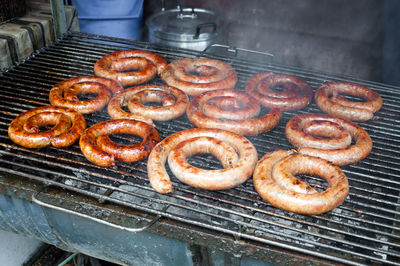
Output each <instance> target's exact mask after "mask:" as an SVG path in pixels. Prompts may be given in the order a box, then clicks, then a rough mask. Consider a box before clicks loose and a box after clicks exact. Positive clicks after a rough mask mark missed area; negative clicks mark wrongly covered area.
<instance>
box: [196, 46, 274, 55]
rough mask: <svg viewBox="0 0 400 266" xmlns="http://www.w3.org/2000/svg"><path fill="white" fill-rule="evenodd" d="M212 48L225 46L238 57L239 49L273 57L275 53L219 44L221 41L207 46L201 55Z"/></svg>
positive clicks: (224, 47)
mask: <svg viewBox="0 0 400 266" xmlns="http://www.w3.org/2000/svg"><path fill="white" fill-rule="evenodd" d="M211 48H223V49H225V50H226V51H228V52H229V53H232V54H233V55H234V56H235V57H237V55H238V52H239V51H240V52H246V53H252V54H259V55H263V56H266V57H272V58H273V57H274V55H273V54H271V53H269V52H262V51H255V50H250V49H245V48H240V47H232V46H228V45H224V44H219V43H213V44H210V45H209V46H207V48H205V49H204V50H203V51H202V52H201V56H202V55H204V54H206V53H207V51H208V50H209V49H211Z"/></svg>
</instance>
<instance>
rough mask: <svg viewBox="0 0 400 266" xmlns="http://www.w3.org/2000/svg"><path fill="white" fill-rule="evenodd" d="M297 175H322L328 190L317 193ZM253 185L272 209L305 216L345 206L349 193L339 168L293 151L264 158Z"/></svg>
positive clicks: (273, 153) (270, 154)
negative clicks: (344, 202)
mask: <svg viewBox="0 0 400 266" xmlns="http://www.w3.org/2000/svg"><path fill="white" fill-rule="evenodd" d="M296 174H310V175H316V176H320V177H322V178H324V179H325V180H326V181H327V182H328V184H329V187H328V189H326V190H325V191H323V192H318V191H316V190H315V189H313V188H312V187H310V186H309V185H308V184H306V183H304V182H303V181H301V180H299V179H297V178H296V177H295V175H296ZM253 182H254V187H255V189H256V190H257V192H258V194H259V195H260V196H261V197H262V198H263V199H264V200H266V201H268V202H269V203H271V204H272V205H273V206H275V207H277V208H280V209H283V210H287V211H291V212H296V213H302V214H320V213H324V212H328V211H330V210H332V209H334V208H336V207H337V206H339V205H340V204H342V203H343V201H344V200H345V199H346V197H347V195H348V193H349V184H348V181H347V178H346V176H345V175H344V173H343V172H342V170H341V169H340V168H339V167H338V166H335V165H333V164H331V163H329V162H328V161H326V160H324V159H321V158H317V157H312V156H307V155H300V154H298V155H294V154H293V151H283V150H277V151H274V152H271V153H268V154H266V155H264V156H263V157H262V158H261V160H260V161H259V162H258V163H257V166H256V168H255V170H254V174H253Z"/></svg>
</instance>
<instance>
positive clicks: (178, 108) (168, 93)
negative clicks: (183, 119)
mask: <svg viewBox="0 0 400 266" xmlns="http://www.w3.org/2000/svg"><path fill="white" fill-rule="evenodd" d="M148 102H159V103H161V104H162V106H161V107H158V106H150V105H145V103H148ZM188 102H189V98H188V97H187V95H186V94H185V93H184V92H183V91H181V90H179V89H177V88H173V87H170V86H167V85H142V86H136V87H132V88H129V89H126V90H125V91H124V92H123V93H120V94H119V95H116V96H115V97H113V98H112V99H111V100H110V102H109V104H108V108H107V109H108V113H109V115H110V116H111V117H112V118H114V119H120V118H128V119H137V120H141V121H143V122H146V123H148V124H153V122H152V120H156V121H166V120H171V119H174V118H176V117H179V116H181V115H182V114H183V113H184V112H185V110H186V107H187V104H188ZM125 106H128V109H129V111H130V113H129V112H126V111H124V110H123V109H122V107H125Z"/></svg>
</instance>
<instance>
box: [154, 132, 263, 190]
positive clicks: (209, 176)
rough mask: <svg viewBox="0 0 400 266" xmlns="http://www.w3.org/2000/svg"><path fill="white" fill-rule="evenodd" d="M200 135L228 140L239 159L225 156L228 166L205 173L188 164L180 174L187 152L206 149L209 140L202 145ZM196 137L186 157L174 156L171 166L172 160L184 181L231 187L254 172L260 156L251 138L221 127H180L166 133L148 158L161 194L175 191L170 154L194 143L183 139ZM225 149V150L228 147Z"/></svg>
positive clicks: (218, 140) (197, 185)
mask: <svg viewBox="0 0 400 266" xmlns="http://www.w3.org/2000/svg"><path fill="white" fill-rule="evenodd" d="M199 137H206V138H213V139H215V140H216V141H215V142H216V143H217V144H218V143H220V142H225V143H226V144H227V145H229V146H231V147H232V148H233V149H234V150H235V151H236V153H237V155H238V160H237V161H236V159H229V160H226V162H225V163H224V165H225V166H227V168H224V169H217V170H209V172H207V171H206V172H207V173H204V171H202V170H200V169H199V168H195V167H189V168H187V172H185V174H183V175H180V173H179V172H180V171H181V169H182V166H184V168H185V164H184V163H185V162H186V161H185V160H184V158H185V157H186V156H187V155H188V154H196V153H199V152H200V153H202V152H204V151H205V150H206V149H207V148H206V147H207V144H208V143H206V144H204V146H202V145H200V146H199V143H198V142H196V141H198V138H199ZM193 138H194V140H195V144H193V145H194V146H193V147H191V148H192V149H189V152H187V151H186V153H184V155H183V159H182V157H180V155H179V154H178V157H177V158H178V159H177V160H171V163H172V166H171V164H170V168H171V170H172V169H174V170H173V171H175V173H174V174H176V175H177V177H178V178H181V180H182V181H183V182H188V183H190V184H191V185H193V186H195V187H199V188H205V189H228V188H232V187H235V186H238V185H240V184H242V183H243V182H245V181H246V180H247V179H248V178H249V177H250V176H251V175H252V173H253V170H254V166H255V165H256V163H257V159H258V158H257V151H256V149H255V147H254V146H253V144H251V143H250V141H249V140H248V139H246V138H245V137H243V136H240V135H237V134H235V133H233V132H229V131H225V130H220V129H204V128H192V129H187V130H183V131H179V132H177V133H174V134H172V135H170V136H168V137H166V138H165V139H164V140H162V141H161V142H160V143H158V144H157V145H156V146H155V147H154V149H153V150H152V151H151V153H150V155H149V159H148V161H147V172H148V177H149V180H150V184H151V186H152V187H153V189H154V190H155V191H157V192H158V193H162V194H165V193H169V192H172V182H171V180H170V178H169V175H168V173H167V171H166V169H165V163H166V161H167V158H168V156H169V155H170V152H171V151H172V150H173V149H174V148H178V149H179V147H178V145H181V146H182V145H183V146H186V147H187V145H189V146H190V145H191V144H187V143H186V144H185V143H184V144H180V143H182V142H185V141H189V140H190V139H193ZM201 141H202V142H207V141H206V140H204V138H202V139H201ZM189 148H190V147H189ZM222 150H223V151H224V150H225V149H222ZM227 153H228V154H229V156H231V155H232V153H230V152H227ZM179 158H181V159H179ZM230 158H232V157H230ZM221 160H222V162H224V161H225V160H224V159H221ZM235 161H236V162H235ZM174 164H175V165H174ZM179 166H180V167H179ZM228 166H229V167H228ZM204 174H205V175H204ZM213 177H215V178H216V180H213ZM192 178H193V179H194V180H196V182H195V183H194V184H193V182H191V181H190V180H189V181H188V179H192Z"/></svg>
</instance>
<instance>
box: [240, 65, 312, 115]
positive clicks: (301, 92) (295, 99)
mask: <svg viewBox="0 0 400 266" xmlns="http://www.w3.org/2000/svg"><path fill="white" fill-rule="evenodd" d="M276 87H281V88H283V90H282V91H277V90H274V88H276ZM245 90H246V92H247V93H248V94H249V95H251V96H252V97H254V98H255V99H256V100H257V101H259V102H260V103H261V104H262V105H263V106H265V107H267V108H278V109H280V110H282V111H288V110H296V109H301V108H303V107H305V106H307V105H308V104H309V103H310V102H311V100H312V96H313V91H312V88H311V86H310V85H308V83H307V82H306V81H305V80H303V79H301V78H299V77H295V76H289V75H280V74H274V73H271V72H266V73H260V74H256V75H254V76H252V77H251V78H250V79H249V80H248V81H247V83H246V85H245Z"/></svg>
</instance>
